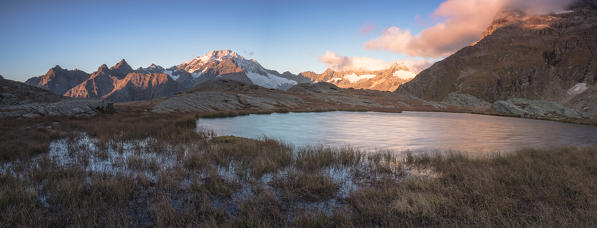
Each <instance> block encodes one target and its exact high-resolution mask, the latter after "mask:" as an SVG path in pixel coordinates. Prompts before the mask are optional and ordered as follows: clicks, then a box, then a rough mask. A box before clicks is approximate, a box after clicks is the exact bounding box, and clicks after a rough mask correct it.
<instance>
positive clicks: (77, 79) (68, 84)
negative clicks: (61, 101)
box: [25, 65, 90, 95]
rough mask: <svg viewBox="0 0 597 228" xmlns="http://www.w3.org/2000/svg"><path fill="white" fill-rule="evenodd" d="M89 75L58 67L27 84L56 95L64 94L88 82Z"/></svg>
mask: <svg viewBox="0 0 597 228" xmlns="http://www.w3.org/2000/svg"><path fill="white" fill-rule="evenodd" d="M89 76H90V75H89V74H88V73H85V72H83V71H81V70H78V69H74V70H68V69H63V68H62V67H60V66H58V65H56V66H55V67H52V68H51V69H50V70H48V72H47V73H46V74H44V75H42V76H39V77H33V78H30V79H29V80H27V81H26V82H25V83H26V84H28V85H32V86H36V87H40V88H43V89H46V90H49V91H51V92H53V93H55V94H60V95H62V94H64V93H65V92H66V91H67V90H69V89H71V88H72V87H74V86H76V85H78V84H79V83H81V82H83V81H85V80H87V79H88V78H89Z"/></svg>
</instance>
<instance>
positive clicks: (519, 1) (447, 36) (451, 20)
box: [365, 0, 574, 58]
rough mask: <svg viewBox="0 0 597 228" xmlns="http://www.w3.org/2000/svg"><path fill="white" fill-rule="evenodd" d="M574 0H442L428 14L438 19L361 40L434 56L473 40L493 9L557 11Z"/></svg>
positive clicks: (368, 45) (370, 46)
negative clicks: (421, 27) (425, 25)
mask: <svg viewBox="0 0 597 228" xmlns="http://www.w3.org/2000/svg"><path fill="white" fill-rule="evenodd" d="M573 1H574V0H446V1H444V2H442V3H441V4H440V6H439V7H438V8H437V9H436V10H435V11H434V12H433V14H432V16H434V17H438V18H443V19H444V20H442V21H441V22H438V23H436V24H435V25H433V26H431V27H428V28H426V29H424V30H422V31H421V32H420V33H419V34H413V33H412V32H411V31H410V30H409V29H402V28H398V27H395V26H394V27H390V28H387V29H385V30H384V32H383V33H382V34H381V35H380V36H379V37H377V38H375V39H373V40H370V41H368V42H366V43H365V48H366V49H370V50H373V49H374V50H389V51H393V52H396V53H404V54H406V55H409V56H422V57H430V58H438V57H445V56H448V55H450V54H452V53H454V52H455V51H457V50H458V49H460V48H462V47H464V46H466V45H469V44H470V43H472V42H474V41H477V40H478V39H479V38H480V37H481V33H482V32H483V31H484V30H485V29H486V28H487V26H489V24H490V23H491V21H492V20H493V18H494V16H495V15H496V13H497V12H499V11H500V10H502V9H504V8H508V9H518V10H524V11H526V12H532V13H544V12H551V11H555V10H561V9H564V8H565V7H567V6H568V5H569V4H570V3H572V2H573Z"/></svg>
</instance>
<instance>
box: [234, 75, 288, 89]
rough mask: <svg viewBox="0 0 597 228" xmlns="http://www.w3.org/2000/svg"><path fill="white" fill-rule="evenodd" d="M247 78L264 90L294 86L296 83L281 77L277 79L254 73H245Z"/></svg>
mask: <svg viewBox="0 0 597 228" xmlns="http://www.w3.org/2000/svg"><path fill="white" fill-rule="evenodd" d="M245 74H246V75H247V77H248V78H249V79H250V80H251V82H253V84H255V85H258V86H262V87H265V88H270V89H276V88H280V87H282V86H284V85H296V84H297V82H296V81H293V80H289V79H286V78H283V77H279V76H276V75H273V74H270V73H267V74H266V75H263V74H260V73H255V72H245Z"/></svg>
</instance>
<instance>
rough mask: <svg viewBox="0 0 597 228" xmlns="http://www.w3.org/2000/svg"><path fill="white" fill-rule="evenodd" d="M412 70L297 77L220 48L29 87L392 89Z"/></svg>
mask: <svg viewBox="0 0 597 228" xmlns="http://www.w3.org/2000/svg"><path fill="white" fill-rule="evenodd" d="M407 70H408V68H406V67H404V66H401V65H393V66H392V67H390V68H388V69H386V70H379V71H365V70H360V71H343V72H337V71H333V70H331V69H328V70H326V71H325V72H324V73H322V74H316V73H313V72H303V73H300V74H298V75H295V74H292V73H290V72H288V71H287V72H284V73H279V72H277V71H274V70H269V69H266V68H264V67H263V66H261V64H259V63H258V62H257V61H256V60H253V59H245V58H244V57H242V56H240V55H239V54H238V53H236V52H233V51H231V50H215V51H210V52H208V53H207V54H205V55H203V56H197V57H196V58H194V59H191V60H189V61H186V62H183V63H181V64H179V65H176V66H172V67H170V68H164V67H162V66H159V65H156V64H151V65H150V66H148V67H145V68H143V67H140V68H138V69H136V70H134V69H133V68H132V67H131V66H130V65H129V64H128V63H127V62H126V60H124V59H123V60H121V61H120V62H118V63H117V64H116V65H114V66H112V67H110V68H108V66H107V65H105V64H104V65H101V66H100V67H99V68H98V69H97V71H95V72H93V73H91V74H88V73H86V72H84V71H81V70H77V69H75V70H67V69H63V68H61V67H60V66H55V67H53V68H51V69H50V70H48V72H47V73H46V74H45V75H42V76H38V77H33V78H30V79H29V80H27V81H26V82H25V83H26V84H28V85H33V86H37V87H40V88H43V89H46V90H49V91H51V92H53V93H55V94H59V95H64V96H67V97H75V98H101V99H105V100H109V101H114V102H122V101H135V100H146V99H153V98H157V97H164V96H170V95H174V94H176V93H179V92H182V91H186V90H188V89H191V88H193V87H195V86H197V85H199V84H201V83H204V82H206V81H211V80H233V81H238V82H241V83H245V84H249V85H257V86H261V87H265V88H270V89H280V90H287V89H289V88H291V87H292V86H294V85H297V84H299V83H312V82H318V81H324V82H330V83H333V84H335V85H337V86H340V87H343V88H351V87H352V88H360V89H374V90H385V91H391V90H395V89H396V88H398V85H400V84H402V83H404V82H406V81H408V80H409V79H410V78H404V77H401V76H403V75H396V72H398V73H402V72H405V73H406V75H411V74H412V76H414V74H413V73H410V72H408V71H407Z"/></svg>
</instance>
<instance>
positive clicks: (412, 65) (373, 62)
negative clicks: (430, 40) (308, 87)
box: [318, 51, 433, 73]
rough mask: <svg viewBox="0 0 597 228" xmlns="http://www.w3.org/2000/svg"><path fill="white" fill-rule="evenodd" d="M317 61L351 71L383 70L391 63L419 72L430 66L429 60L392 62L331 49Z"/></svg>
mask: <svg viewBox="0 0 597 228" xmlns="http://www.w3.org/2000/svg"><path fill="white" fill-rule="evenodd" d="M318 58H319V61H321V62H322V63H324V64H325V65H326V66H327V67H328V68H330V69H332V70H335V71H351V70H384V69H387V68H389V67H390V66H392V65H393V64H399V65H403V66H406V67H407V68H408V69H409V71H411V72H414V73H419V72H420V71H422V70H424V69H426V68H427V67H429V66H431V64H433V62H432V61H431V60H426V59H423V60H414V59H402V60H396V61H393V62H388V61H385V60H381V59H376V58H370V57H361V56H353V57H349V56H342V55H338V54H337V53H335V52H332V51H326V52H325V53H324V54H323V55H321V56H319V57H318Z"/></svg>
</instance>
